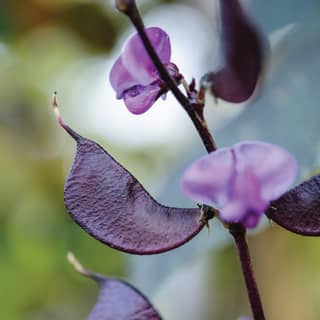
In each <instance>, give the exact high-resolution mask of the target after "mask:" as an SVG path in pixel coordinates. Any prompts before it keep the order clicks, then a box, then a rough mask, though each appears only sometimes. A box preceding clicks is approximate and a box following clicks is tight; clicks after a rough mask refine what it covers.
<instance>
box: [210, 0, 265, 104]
mask: <svg viewBox="0 0 320 320" xmlns="http://www.w3.org/2000/svg"><path fill="white" fill-rule="evenodd" d="M220 28H221V30H220V41H221V47H222V55H223V59H224V62H223V63H224V64H223V67H222V68H221V69H220V70H219V71H217V72H212V73H210V74H208V75H207V80H208V81H209V83H210V84H211V91H212V93H213V94H214V95H215V96H216V97H217V98H220V99H223V100H225V101H228V102H233V103H240V102H243V101H246V100H248V99H249V98H250V97H251V95H252V94H253V92H254V91H255V88H256V86H257V83H258V80H259V77H260V75H261V73H262V69H263V64H264V60H265V49H266V47H267V46H266V45H265V43H264V41H263V40H262V37H261V35H260V34H259V32H258V30H257V29H256V27H255V26H254V24H253V23H252V22H251V20H250V19H249V17H248V16H247V15H246V13H245V12H244V10H243V8H242V7H241V5H240V3H239V1H238V0H220Z"/></svg>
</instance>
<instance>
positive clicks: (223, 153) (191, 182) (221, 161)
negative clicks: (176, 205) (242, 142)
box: [181, 148, 235, 206]
mask: <svg viewBox="0 0 320 320" xmlns="http://www.w3.org/2000/svg"><path fill="white" fill-rule="evenodd" d="M234 173H235V162H234V159H233V155H232V152H231V150H230V149H227V148H223V149H219V150H218V151H215V152H213V153H210V154H208V155H206V156H204V157H202V158H201V159H199V160H197V161H195V162H194V163H192V164H191V165H190V166H189V167H188V168H187V169H186V171H185V172H184V174H183V176H182V180H181V187H182V190H183V191H184V192H185V193H186V194H187V195H188V196H189V197H190V198H191V199H193V200H195V201H198V202H200V203H205V204H209V205H212V204H213V205H214V204H217V205H219V206H224V205H225V203H226V201H227V200H228V198H229V185H230V182H231V180H232V177H233V175H234Z"/></svg>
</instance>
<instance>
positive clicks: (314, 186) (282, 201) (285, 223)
mask: <svg viewBox="0 0 320 320" xmlns="http://www.w3.org/2000/svg"><path fill="white" fill-rule="evenodd" d="M266 215H267V216H268V217H269V218H270V219H271V220H273V221H274V222H276V223H277V224H279V225H280V226H282V227H283V228H286V229H288V230H289V231H292V232H294V233H298V234H301V235H305V236H320V175H317V176H314V177H312V178H311V179H310V180H308V181H305V182H303V183H302V184H300V185H298V186H297V187H295V188H293V189H292V190H290V191H288V192H287V193H285V194H284V195H283V196H282V197H280V198H279V199H278V200H276V201H273V202H272V203H271V206H270V207H269V208H268V210H267V212H266Z"/></svg>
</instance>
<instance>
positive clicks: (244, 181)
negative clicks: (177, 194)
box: [182, 141, 297, 228]
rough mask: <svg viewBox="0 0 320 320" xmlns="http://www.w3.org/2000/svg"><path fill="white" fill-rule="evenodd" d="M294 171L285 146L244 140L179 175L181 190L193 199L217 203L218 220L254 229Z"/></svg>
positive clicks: (291, 177) (295, 169) (214, 153)
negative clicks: (181, 175)
mask: <svg viewBox="0 0 320 320" xmlns="http://www.w3.org/2000/svg"><path fill="white" fill-rule="evenodd" d="M296 171H297V165H296V161H295V159H294V158H293V157H292V156H291V155H290V154H289V153H288V152H287V151H285V150H284V149H282V148H280V147H278V146H276V145H273V144H269V143H264V142H258V141H247V142H242V143H239V144H236V145H234V146H233V147H232V148H222V149H219V150H218V151H215V152H213V153H210V154H208V155H206V156H204V157H202V158H201V159H199V160H197V161H195V162H194V163H193V164H191V165H190V167H189V168H187V170H186V171H185V173H184V175H183V177H182V189H183V191H184V192H185V193H186V194H187V195H188V196H189V197H190V198H191V199H193V200H195V201H198V202H201V203H205V204H208V205H217V206H218V207H219V209H220V218H221V220H223V221H225V222H227V223H241V224H243V225H244V226H246V227H248V228H253V227H255V226H256V225H257V224H258V222H259V219H260V217H261V215H262V213H263V212H264V211H265V210H266V209H267V207H268V205H269V203H270V201H272V200H275V199H277V198H279V197H280V196H281V195H282V194H283V193H284V192H285V191H286V190H287V188H288V187H289V186H290V185H291V184H292V182H293V181H294V179H295V176H296Z"/></svg>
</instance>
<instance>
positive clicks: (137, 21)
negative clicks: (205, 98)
mask: <svg viewBox="0 0 320 320" xmlns="http://www.w3.org/2000/svg"><path fill="white" fill-rule="evenodd" d="M116 4H117V8H118V10H119V11H121V12H122V13H124V14H126V15H127V16H128V17H129V18H130V20H131V22H132V24H133V25H134V26H135V28H136V30H137V32H138V33H139V35H140V37H141V40H142V42H143V44H144V46H145V48H146V50H147V52H148V54H149V56H150V58H151V60H152V61H153V63H154V65H155V67H156V69H157V71H158V72H159V75H160V77H161V79H162V80H163V81H164V82H165V83H166V84H167V86H168V88H169V89H170V90H171V91H172V93H173V94H174V96H175V97H176V99H177V100H178V101H179V102H180V104H181V106H182V107H183V108H184V110H185V111H186V112H187V113H188V115H189V117H190V119H191V120H192V122H193V124H194V125H195V127H196V129H197V131H198V133H199V135H200V137H201V140H202V142H203V144H204V146H205V148H206V150H207V151H208V153H210V152H213V151H215V150H217V146H216V143H215V141H214V139H213V137H212V135H211V133H210V131H209V129H208V126H207V124H206V121H205V119H204V117H203V108H204V105H203V104H200V103H194V102H193V101H191V100H189V99H188V97H186V96H185V95H184V94H183V93H182V92H181V91H180V90H179V88H178V86H177V85H176V83H175V81H174V80H173V79H172V78H171V76H170V75H169V73H168V71H167V69H166V68H165V67H164V65H163V64H162V63H161V60H160V59H159V57H158V55H157V53H156V52H155V50H154V49H153V47H152V45H151V43H150V41H149V39H148V37H147V34H146V33H145V30H144V23H143V21H142V18H141V15H140V13H139V10H138V8H137V6H136V3H135V1H133V0H117V1H116ZM229 231H230V233H231V234H232V236H233V237H234V240H235V243H236V247H237V250H238V255H239V258H240V261H241V267H242V272H243V276H244V278H245V282H246V286H247V292H248V296H249V300H250V305H251V309H252V313H253V316H254V319H255V320H264V319H265V317H264V313H263V308H262V303H261V299H260V295H259V291H258V287H257V284H256V280H255V277H254V272H253V268H252V263H251V258H250V254H249V249H248V245H247V241H246V229H245V228H244V227H243V226H241V225H238V224H230V225H229Z"/></svg>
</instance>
